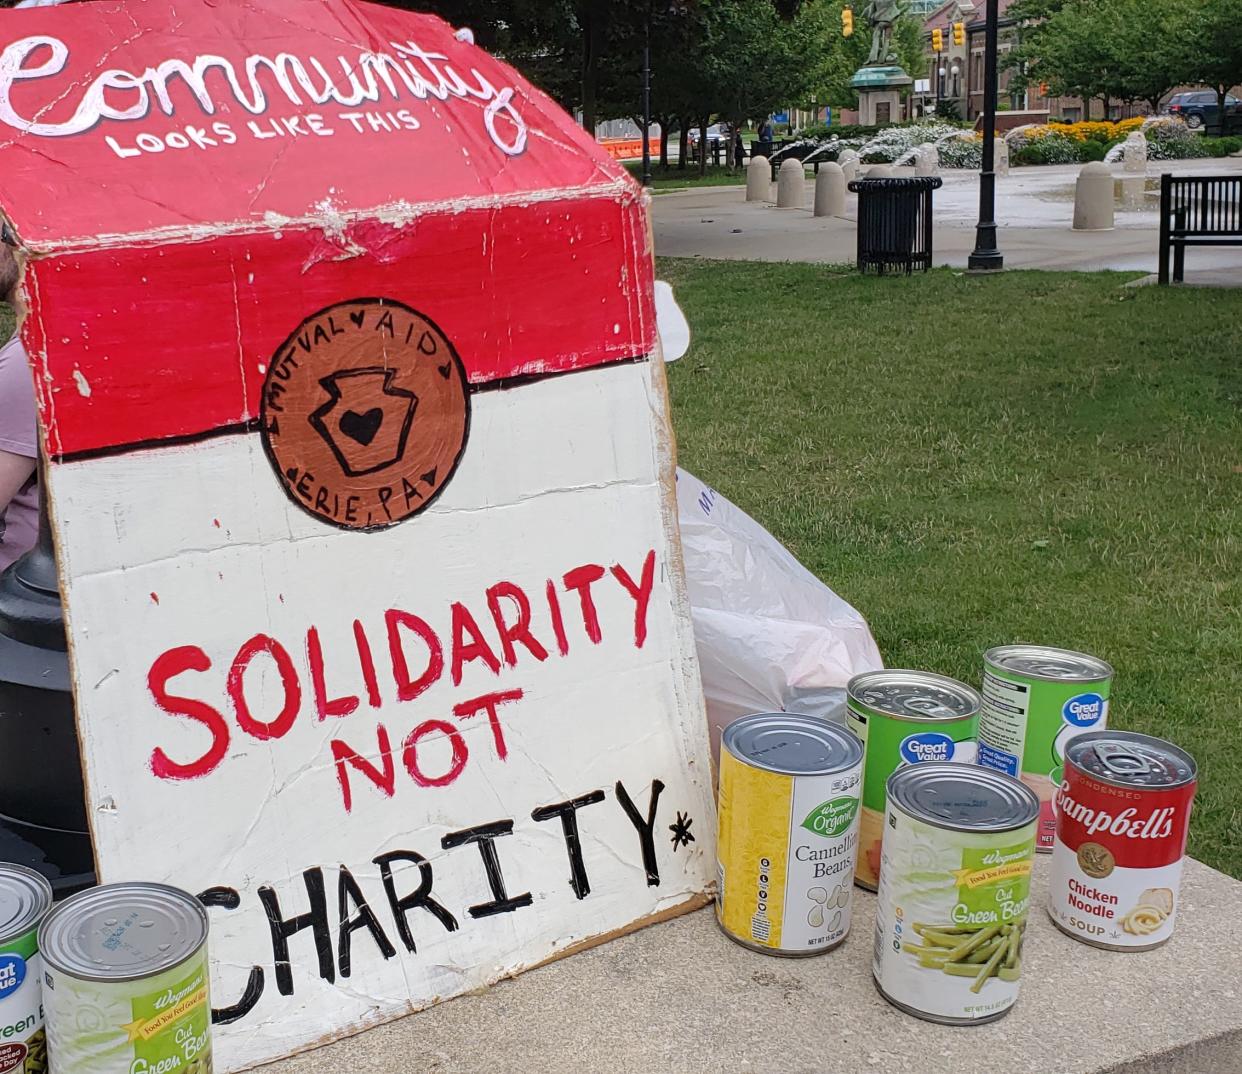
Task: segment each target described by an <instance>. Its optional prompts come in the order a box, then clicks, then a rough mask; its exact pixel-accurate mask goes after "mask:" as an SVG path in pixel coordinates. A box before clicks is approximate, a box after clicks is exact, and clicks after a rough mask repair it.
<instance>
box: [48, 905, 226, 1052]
mask: <svg viewBox="0 0 1242 1074" xmlns="http://www.w3.org/2000/svg"><path fill="white" fill-rule="evenodd" d="M39 948H40V950H41V951H42V953H43V964H44V978H43V984H44V993H43V997H44V998H43V1002H44V1007H45V1010H46V1013H47V1034H48V1046H49V1052H50V1054H51V1060H52V1070H53V1071H55V1072H57V1074H139V1072H149V1074H156V1072H162V1071H170V1072H171V1071H176V1072H177V1074H211V1002H210V999H209V997H208V985H209V982H208V973H207V913H206V911H205V910H204V909H203V908H202V906H201V905H199V903H198V901H197V900H196V899H195V898H194V897H193V896H192V895H188V894H186V893H185V892H184V891H180V890H178V889H177V888H173V887H167V886H165V885H163V884H108V885H105V886H103V887H97V888H90V889H89V890H87V891H83V892H81V893H79V894H77V895H74V896H73V897H72V898H69V899H66V900H65V901H64V902H63V903H61V904H60V905H59V906H57V907H56V909H54V910H53V911H52V912H51V913H50V914H48V915H47V917H45V918H44V919H43V925H42V926H41V927H40V929H39Z"/></svg>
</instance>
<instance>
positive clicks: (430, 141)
mask: <svg viewBox="0 0 1242 1074" xmlns="http://www.w3.org/2000/svg"><path fill="white" fill-rule="evenodd" d="M623 177H624V172H623V171H622V170H621V169H620V168H619V167H618V166H617V165H616V164H614V163H613V162H612V161H611V160H610V159H609V157H608V155H607V154H606V153H605V152H604V151H603V150H602V149H600V147H599V146H598V145H597V144H596V143H595V141H594V140H593V139H591V138H590V137H589V136H587V135H586V134H585V133H584V132H583V131H582V130H581V129H579V128H578V127H577V126H576V125H575V124H574V123H573V122H572V120H571V118H570V117H569V116H567V115H566V114H565V113H564V112H563V111H562V110H561V109H560V108H559V107H557V106H556V105H555V104H554V103H553V102H552V101H550V100H549V99H548V98H547V97H546V96H544V95H543V94H542V93H540V92H539V91H537V90H535V89H534V88H533V87H531V86H530V85H529V84H528V83H527V82H526V81H525V80H524V79H523V78H522V77H521V76H520V75H519V74H518V73H517V72H516V71H514V70H513V69H512V68H510V67H508V66H507V65H505V64H503V63H501V62H500V61H499V60H496V59H495V58H493V57H491V56H489V55H488V54H487V53H485V52H484V51H483V50H482V49H479V48H477V47H475V46H474V45H473V44H471V43H470V41H469V34H468V33H464V32H457V33H455V32H454V30H453V29H452V28H451V27H449V26H448V25H446V24H445V23H444V22H442V21H441V20H439V19H437V18H433V17H431V16H428V15H419V14H412V13H409V12H404V11H395V10H391V9H388V8H383V7H379V6H376V5H372V4H368V3H358V2H354V0H253V2H247V3H245V4H234V3H223V4H210V5H209V4H195V3H173V2H170V0H126V2H123V3H122V2H99V3H91V4H82V5H76V4H75V5H70V6H67V7H62V8H36V9H31V10H22V11H10V12H7V13H6V14H5V16H4V19H3V22H2V23H0V206H2V207H3V208H4V210H5V212H6V213H7V214H8V215H9V216H10V218H11V219H12V220H13V221H14V222H15V223H16V225H17V229H18V232H19V234H20V235H21V238H22V240H23V241H24V242H25V243H26V244H27V245H28V246H30V247H31V248H33V249H41V248H56V247H61V248H63V247H64V246H66V245H76V244H78V243H83V242H85V243H88V244H91V245H94V244H95V243H96V242H97V241H98V238H99V237H103V236H119V235H133V234H135V233H144V232H152V231H157V232H158V231H161V230H166V229H171V230H174V231H178V230H179V231H184V230H185V229H187V228H194V227H196V226H201V225H216V226H219V225H234V226H245V225H247V224H253V223H255V222H264V221H267V222H268V223H271V222H272V221H273V220H279V219H281V218H290V219H295V220H296V219H302V218H306V217H317V216H321V215H323V214H324V213H325V212H329V213H336V214H345V215H348V214H350V213H352V212H357V211H370V210H375V209H378V208H381V207H385V206H388V207H392V211H393V214H394V215H397V216H399V215H400V214H401V212H403V211H408V209H409V207H410V206H426V205H428V204H429V203H437V202H454V203H457V204H462V203H469V202H471V201H477V200H483V201H487V200H490V199H495V198H497V197H500V198H513V197H521V196H523V195H541V194H545V193H546V192H547V191H550V190H558V189H561V190H563V189H567V188H574V187H582V186H589V185H597V184H601V183H609V182H617V181H621V180H622V179H623Z"/></svg>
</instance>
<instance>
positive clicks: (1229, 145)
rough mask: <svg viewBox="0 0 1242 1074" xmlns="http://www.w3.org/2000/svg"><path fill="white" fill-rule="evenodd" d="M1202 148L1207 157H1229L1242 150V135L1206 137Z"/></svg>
mask: <svg viewBox="0 0 1242 1074" xmlns="http://www.w3.org/2000/svg"><path fill="white" fill-rule="evenodd" d="M1201 148H1202V149H1203V155H1204V156H1205V157H1227V156H1229V155H1230V154H1232V153H1238V152H1242V137H1239V136H1238V135H1236V134H1231V135H1228V136H1227V137H1224V138H1204V139H1202V145H1201Z"/></svg>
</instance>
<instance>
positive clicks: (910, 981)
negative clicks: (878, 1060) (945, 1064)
mask: <svg viewBox="0 0 1242 1074" xmlns="http://www.w3.org/2000/svg"><path fill="white" fill-rule="evenodd" d="M887 800H888V807H887V812H886V816H885V833H884V849H883V863H882V865H881V868H880V890H879V894H878V895H877V897H876V911H875V914H876V916H875V951H874V962H873V966H872V971H873V973H874V976H875V983H876V986H877V987H878V988H879V990H880V993H881V994H882V995H883V996H884V998H885V999H887V1000H888V1001H889V1002H890V1003H892V1004H893V1005H894V1006H896V1007H900V1008H901V1009H902V1010H903V1011H906V1012H907V1013H908V1014H913V1015H915V1016H917V1017H919V1018H926V1019H927V1020H929V1021H932V1022H943V1023H945V1024H947V1025H974V1024H977V1023H980V1022H991V1021H994V1020H995V1019H997V1018H1000V1017H1002V1016H1003V1015H1005V1014H1007V1013H1008V1012H1009V1010H1010V1008H1011V1007H1013V1005H1014V1003H1016V1002H1017V999H1018V987H1019V984H1020V981H1021V976H1022V961H1023V942H1024V940H1025V936H1026V925H1027V917H1028V913H1029V910H1030V903H1031V892H1030V886H1031V867H1032V865H1033V863H1034V856H1035V824H1036V820H1037V818H1038V817H1039V799H1038V798H1036V797H1035V793H1034V792H1033V791H1032V790H1031V789H1030V788H1029V787H1027V786H1026V785H1025V784H1024V783H1021V782H1020V781H1019V780H1017V779H1014V778H1013V777H1012V776H1007V775H1005V774H1003V773H1001V772H994V771H992V770H990V769H987V768H980V767H978V766H976V765H961V764H921V765H913V766H911V767H908V768H902V769H899V770H898V771H897V772H894V773H893V775H892V777H891V778H890V779H889V781H888V799H887Z"/></svg>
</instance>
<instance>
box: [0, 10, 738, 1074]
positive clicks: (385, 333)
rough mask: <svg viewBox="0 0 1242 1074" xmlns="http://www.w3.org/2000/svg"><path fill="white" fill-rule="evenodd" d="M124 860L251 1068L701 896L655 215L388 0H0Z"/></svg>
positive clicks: (83, 637)
mask: <svg viewBox="0 0 1242 1074" xmlns="http://www.w3.org/2000/svg"><path fill="white" fill-rule="evenodd" d="M0 34H2V35H3V36H2V38H0V205H2V207H3V210H4V212H5V214H6V216H7V217H8V218H9V219H10V220H11V221H12V223H13V226H14V229H15V231H16V232H17V234H18V235H19V236H20V239H21V242H22V245H23V247H24V248H25V250H26V251H27V254H28V265H27V271H26V275H25V280H24V285H23V287H24V291H23V293H24V297H25V301H26V304H27V306H28V316H27V318H26V320H25V322H24V326H23V338H24V339H25V342H26V345H27V349H28V350H29V352H30V354H31V360H32V363H33V365H34V367H35V374H36V381H37V387H38V395H39V406H40V417H41V422H42V428H43V433H44V437H45V443H46V447H47V451H48V455H49V460H50V464H49V473H48V490H47V491H48V494H49V496H50V502H51V508H52V513H53V517H54V525H55V530H56V540H57V548H58V555H59V559H60V567H61V577H62V588H63V593H64V598H65V604H66V614H67V619H68V624H69V631H70V639H71V647H72V653H71V658H72V671H73V678H74V686H75V693H76V702H77V712H78V721H79V731H80V737H81V743H82V751H83V760H84V767H85V773H86V784H87V794H88V802H87V805H88V811H89V814H90V816H91V823H92V828H93V838H94V842H95V847H96V854H97V861H98V867H99V873H100V878H101V880H103V881H105V882H111V881H120V880H133V879H145V880H153V881H164V882H168V883H172V884H176V885H178V886H180V887H183V888H186V889H188V890H190V891H193V892H195V893H200V897H201V898H202V899H203V901H204V902H206V903H207V905H209V906H210V907H211V908H212V910H211V915H212V935H211V940H210V945H211V956H212V963H213V980H212V997H213V1003H214V1006H215V1008H216V1009H215V1021H216V1042H217V1043H216V1047H217V1065H216V1069H217V1070H220V1071H232V1070H239V1069H242V1068H245V1067H248V1066H251V1065H254V1064H257V1063H261V1062H263V1061H266V1060H271V1059H274V1058H277V1057H280V1056H283V1055H287V1054H289V1053H291V1052H295V1051H297V1050H300V1049H304V1048H307V1047H310V1046H313V1045H314V1044H316V1043H318V1042H322V1041H325V1040H328V1039H331V1038H333V1037H337V1036H341V1035H343V1034H346V1033H349V1032H352V1031H355V1030H357V1029H359V1028H361V1027H364V1026H367V1025H371V1024H374V1023H377V1022H381V1021H384V1020H386V1019H389V1018H392V1017H394V1016H396V1015H398V1014H402V1013H405V1012H407V1011H411V1010H416V1009H418V1008H420V1007H424V1006H426V1005H428V1004H431V1003H434V1002H436V1001H437V1000H440V999H444V998H447V997H451V996H454V995H457V994H459V993H462V992H465V991H467V990H470V989H474V988H477V987H479V986H480V985H483V984H485V983H488V982H492V981H496V980H498V979H500V978H503V977H505V976H509V975H512V974H514V973H517V972H519V971H521V970H522V969H524V968H526V967H529V966H532V965H535V964H537V963H539V962H541V961H544V960H546V959H548V958H550V957H554V956H556V955H559V954H563V953H565V952H567V951H570V950H572V949H574V948H575V947H577V946H580V945H582V944H587V943H592V942H598V940H600V939H601V938H606V937H608V936H610V935H612V934H615V933H617V932H621V931H626V930H628V929H630V928H632V927H635V926H636V925H638V924H641V923H643V922H645V921H648V920H652V919H655V918H658V917H661V916H667V915H668V914H671V913H675V912H678V911H680V910H682V909H684V908H687V907H690V906H694V905H698V904H700V903H701V902H703V901H704V893H705V892H706V891H707V890H708V888H709V884H710V880H711V878H712V863H711V858H712V853H711V846H712V833H713V830H714V823H713V819H712V805H711V796H710V790H709V788H710V773H709V771H708V761H707V744H706V732H705V728H704V721H703V713H702V700H701V694H700V690H699V686H698V681H697V671H696V667H695V663H694V656H693V642H692V636H691V631H690V624H689V618H688V614H687V608H686V601H685V596H684V589H683V583H682V579H681V573H680V563H679V551H678V543H677V534H676V522H675V509H674V504H673V500H672V497H671V495H670V493H671V482H672V480H673V478H672V464H673V459H672V446H671V436H670V432H669V427H668V418H667V401H666V395H665V389H664V383H663V373H662V363H661V362H660V360H659V357H658V352H657V343H656V340H655V317H654V305H653V297H652V261H651V250H650V243H649V238H648V228H647V217H646V204H645V201H644V200H643V196H642V194H641V193H640V191H639V190H638V189H637V188H636V187H635V186H634V184H633V183H632V182H631V181H630V180H629V178H628V177H627V176H626V175H625V174H624V172H622V171H621V170H620V169H619V168H618V167H617V166H616V165H614V164H612V163H611V162H610V161H609V159H608V157H607V156H606V154H604V153H602V152H601V151H600V150H599V148H598V147H597V146H596V145H595V144H594V143H593V141H592V140H591V139H589V138H588V137H587V136H586V135H584V134H583V132H582V131H580V130H579V129H578V128H577V127H575V126H574V124H573V123H572V121H571V120H570V119H569V117H568V116H566V115H565V114H564V113H562V112H561V111H560V110H559V109H558V108H557V107H556V106H555V105H554V104H553V103H552V102H550V101H549V100H548V99H547V98H545V97H544V96H542V95H541V94H539V93H538V92H537V91H535V90H533V89H532V88H531V87H530V86H528V85H527V84H526V83H525V82H524V81H523V80H522V79H521V77H520V76H519V75H517V74H516V73H515V72H514V71H513V70H511V69H509V68H507V67H506V66H504V65H503V64H501V63H499V62H497V61H495V60H494V59H492V58H490V57H488V56H487V55H485V54H484V53H482V52H481V51H479V50H478V49H476V48H475V47H474V46H473V45H471V44H470V43H469V40H468V35H465V34H454V32H453V31H452V29H450V28H449V27H448V26H446V25H444V24H443V23H442V22H439V21H438V20H435V19H432V18H429V17H425V16H419V15H411V14H407V13H400V12H394V11H391V10H387V9H382V8H372V7H370V6H368V5H366V4H359V3H352V2H348V0H340V2H326V3H318V2H316V3H307V2H304V0H255V2H252V3H247V4H245V5H229V4H225V5H204V6H201V7H197V6H195V5H193V4H189V5H187V4H186V3H181V2H178V3H176V4H175V5H174V4H172V3H168V2H165V0H151V2H149V3H132V2H131V3H125V4H119V3H116V4H113V3H106V2H100V3H93V4H87V5H81V6H74V7H71V8H68V9H52V10H35V11H30V12H24V11H23V12H11V13H7V14H5V15H4V16H3V19H2V20H0Z"/></svg>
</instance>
